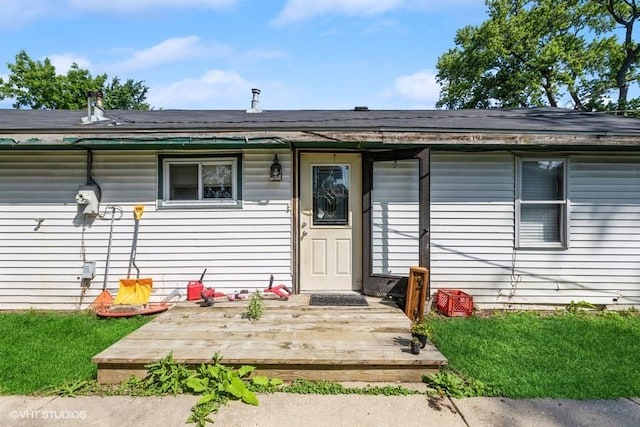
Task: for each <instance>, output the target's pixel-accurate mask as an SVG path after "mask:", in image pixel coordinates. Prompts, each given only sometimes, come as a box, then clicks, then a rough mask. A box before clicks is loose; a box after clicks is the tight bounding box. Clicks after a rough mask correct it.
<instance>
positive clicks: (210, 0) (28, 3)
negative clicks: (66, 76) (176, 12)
mask: <svg viewBox="0 0 640 427" xmlns="http://www.w3.org/2000/svg"><path fill="white" fill-rule="evenodd" d="M237 4H238V0H89V1H87V0H0V10H2V13H1V14H0V28H1V29H2V30H5V31H6V30H11V29H15V28H19V27H21V26H23V25H25V24H27V23H29V22H32V21H34V20H37V19H38V18H40V17H46V16H50V17H60V16H66V15H69V14H73V13H75V12H108V13H111V14H117V13H129V12H140V11H144V10H148V11H158V10H161V9H195V8H199V9H228V8H232V7H234V6H236V5H237Z"/></svg>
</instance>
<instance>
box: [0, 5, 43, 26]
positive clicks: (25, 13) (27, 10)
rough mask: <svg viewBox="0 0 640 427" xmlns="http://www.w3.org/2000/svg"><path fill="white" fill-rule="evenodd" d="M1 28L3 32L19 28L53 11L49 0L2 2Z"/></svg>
mask: <svg viewBox="0 0 640 427" xmlns="http://www.w3.org/2000/svg"><path fill="white" fill-rule="evenodd" d="M0 10H2V13H0V26H1V27H2V29H3V30H7V29H13V28H18V27H20V26H21V25H23V24H25V23H27V22H30V21H32V20H34V19H36V18H38V17H39V16H42V15H45V14H46V13H47V11H49V10H51V4H50V3H49V2H48V1H47V0H33V1H24V0H0Z"/></svg>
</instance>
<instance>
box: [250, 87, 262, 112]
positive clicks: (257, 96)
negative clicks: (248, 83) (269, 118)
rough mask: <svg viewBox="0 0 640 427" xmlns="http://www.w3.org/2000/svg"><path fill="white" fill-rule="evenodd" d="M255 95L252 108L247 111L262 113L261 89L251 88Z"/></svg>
mask: <svg viewBox="0 0 640 427" xmlns="http://www.w3.org/2000/svg"><path fill="white" fill-rule="evenodd" d="M251 93H252V95H253V97H252V98H251V108H250V109H248V110H247V113H262V110H261V109H260V89H255V88H254V89H251Z"/></svg>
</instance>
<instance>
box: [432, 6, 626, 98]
mask: <svg viewBox="0 0 640 427" xmlns="http://www.w3.org/2000/svg"><path fill="white" fill-rule="evenodd" d="M635 3H636V0H486V5H487V10H488V15H489V18H488V19H487V20H486V21H485V22H483V23H482V24H480V25H478V26H467V27H464V28H462V29H460V30H458V32H457V33H456V37H455V40H454V41H455V45H456V46H455V47H454V48H453V49H450V50H449V51H447V52H446V53H444V54H443V55H442V56H440V57H439V58H438V63H437V70H438V72H437V80H438V82H439V83H440V85H441V92H440V99H439V100H438V103H437V104H436V105H437V106H438V107H445V108H490V107H504V108H517V107H539V106H552V107H556V106H558V105H559V104H560V103H562V102H564V101H565V100H567V99H571V101H572V103H573V105H574V106H575V108H577V109H580V110H593V109H596V110H603V109H607V108H609V109H611V108H617V107H621V106H623V105H627V100H626V97H627V95H628V87H629V84H630V83H632V82H634V81H637V74H636V66H637V62H638V47H637V43H635V42H633V23H634V22H635V21H637V19H638V10H637V8H636V4H635ZM625 25H626V27H625ZM619 26H623V27H624V28H626V34H627V38H626V39H625V41H624V42H620V41H619V40H618V37H617V33H616V31H617V30H618V29H619V28H618V27H619ZM615 89H619V96H618V102H617V103H615V104H611V105H607V104H606V103H605V102H604V99H605V97H606V96H607V95H609V94H611V92H612V91H613V90H615ZM633 103H636V101H635V100H632V104H633Z"/></svg>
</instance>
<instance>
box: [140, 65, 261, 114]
mask: <svg viewBox="0 0 640 427" xmlns="http://www.w3.org/2000/svg"><path fill="white" fill-rule="evenodd" d="M251 87H252V84H251V83H250V82H249V81H248V80H246V79H245V78H244V77H242V76H241V75H240V74H239V73H237V72H235V71H223V70H209V71H207V72H206V73H205V74H204V75H202V76H201V77H199V78H188V79H184V80H180V81H177V82H174V83H171V84H169V85H166V86H154V87H152V88H151V89H150V90H149V94H148V96H147V99H148V101H149V103H150V104H151V105H152V106H154V107H155V108H163V109H170V108H185V109H228V108H236V109H237V108H242V105H244V106H245V107H246V108H249V106H250V100H251V98H250V97H251ZM243 101H246V102H244V103H243ZM245 104H246V105H245Z"/></svg>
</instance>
